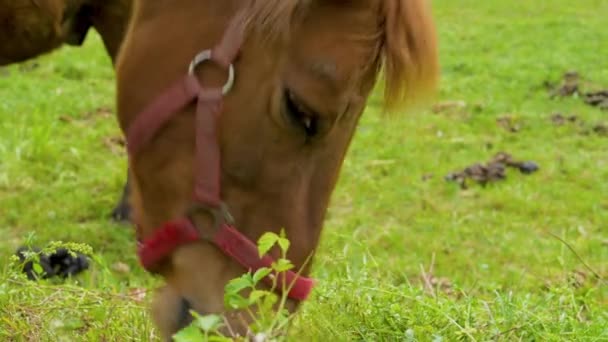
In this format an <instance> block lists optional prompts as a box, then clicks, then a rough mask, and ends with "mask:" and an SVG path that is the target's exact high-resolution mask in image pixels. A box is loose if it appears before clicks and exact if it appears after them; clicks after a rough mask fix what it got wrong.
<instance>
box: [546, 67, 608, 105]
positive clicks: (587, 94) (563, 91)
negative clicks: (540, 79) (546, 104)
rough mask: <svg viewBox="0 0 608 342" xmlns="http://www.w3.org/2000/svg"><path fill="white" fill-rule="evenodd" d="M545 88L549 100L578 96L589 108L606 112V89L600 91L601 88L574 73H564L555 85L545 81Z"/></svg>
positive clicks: (607, 92)
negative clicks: (547, 91)
mask: <svg viewBox="0 0 608 342" xmlns="http://www.w3.org/2000/svg"><path fill="white" fill-rule="evenodd" d="M545 86H546V87H547V88H548V90H549V97H550V98H556V97H570V96H579V97H580V98H581V99H582V100H583V102H584V103H586V104H588V105H590V106H593V107H596V108H599V109H601V110H608V89H600V88H603V87H598V86H597V85H594V84H591V83H589V82H585V81H583V80H582V78H581V76H580V75H579V73H578V72H576V71H569V72H566V73H565V74H564V75H563V77H562V81H561V82H560V83H559V84H557V85H555V84H553V83H551V82H548V81H547V82H545ZM592 89H593V90H592Z"/></svg>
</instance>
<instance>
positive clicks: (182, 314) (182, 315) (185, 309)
mask: <svg viewBox="0 0 608 342" xmlns="http://www.w3.org/2000/svg"><path fill="white" fill-rule="evenodd" d="M191 309H192V305H190V302H189V301H188V300H187V299H186V298H183V297H182V301H181V305H180V308H179V311H178V312H177V329H176V330H181V329H183V328H185V327H187V326H188V325H189V324H190V323H191V322H192V315H191V314H190V310H191Z"/></svg>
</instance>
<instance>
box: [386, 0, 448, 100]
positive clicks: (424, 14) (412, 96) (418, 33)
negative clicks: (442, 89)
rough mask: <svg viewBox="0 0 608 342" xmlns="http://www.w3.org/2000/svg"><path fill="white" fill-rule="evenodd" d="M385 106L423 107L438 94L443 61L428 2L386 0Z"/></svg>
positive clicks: (419, 0)
mask: <svg viewBox="0 0 608 342" xmlns="http://www.w3.org/2000/svg"><path fill="white" fill-rule="evenodd" d="M382 2H383V15H384V42H383V45H382V56H383V59H384V60H383V65H384V79H385V83H384V85H385V87H384V106H385V109H387V110H389V111H394V110H397V109H399V108H403V107H410V106H413V105H416V104H422V103H423V102H425V101H426V100H428V99H429V98H430V97H431V96H432V95H433V94H434V93H435V91H436V88H437V84H438V81H439V58H438V51H437V38H436V33H435V24H434V22H433V19H432V16H431V11H430V8H428V5H427V1H426V0H384V1H382Z"/></svg>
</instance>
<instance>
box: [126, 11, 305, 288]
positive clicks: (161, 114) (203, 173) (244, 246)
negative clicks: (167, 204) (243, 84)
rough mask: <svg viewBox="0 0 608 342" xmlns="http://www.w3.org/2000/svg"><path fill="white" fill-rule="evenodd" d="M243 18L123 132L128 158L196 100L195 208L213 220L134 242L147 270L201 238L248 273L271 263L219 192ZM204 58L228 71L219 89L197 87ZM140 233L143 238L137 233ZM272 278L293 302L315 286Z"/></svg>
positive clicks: (291, 276) (185, 222)
mask: <svg viewBox="0 0 608 342" xmlns="http://www.w3.org/2000/svg"><path fill="white" fill-rule="evenodd" d="M243 22H244V21H243V20H242V18H240V17H239V16H238V15H237V16H236V17H235V18H234V19H233V20H232V21H231V23H230V25H229V26H228V29H227V31H226V32H225V34H224V36H223V38H222V40H221V42H220V43H219V44H218V45H217V46H216V47H215V48H214V49H213V50H205V51H202V52H201V53H199V54H198V55H196V57H195V58H194V60H193V61H192V63H191V64H190V67H189V72H188V74H187V75H185V76H184V77H182V78H181V79H180V80H178V81H177V82H176V83H174V84H173V85H171V86H170V87H169V88H167V89H166V90H165V91H164V92H162V93H161V94H160V95H159V96H158V97H157V98H156V99H155V100H154V101H153V102H151V103H150V104H149V105H148V106H147V107H146V108H145V109H144V110H143V111H142V112H141V113H140V114H139V115H138V116H137V117H136V118H135V120H134V122H133V123H132V124H131V126H130V127H129V130H128V132H127V149H128V152H129V156H130V158H133V157H134V156H135V155H137V154H138V153H139V152H140V151H141V149H142V148H143V147H144V146H146V145H147V144H148V143H149V142H150V141H151V140H152V139H153V138H154V136H155V135H156V134H157V133H158V131H159V130H160V129H161V128H162V127H164V126H165V125H166V124H167V122H168V121H169V120H170V119H171V118H172V117H173V116H174V115H175V113H176V112H178V111H180V110H181V109H183V108H185V107H186V106H188V105H191V104H193V103H194V102H196V119H195V132H196V151H195V165H194V167H195V182H194V183H195V186H194V192H193V201H194V203H195V204H194V206H193V210H200V209H203V210H207V211H209V212H210V213H212V214H213V216H214V221H215V222H214V224H213V230H212V232H206V231H204V230H202V228H201V227H196V226H195V225H194V223H193V222H192V220H191V219H190V218H189V217H188V215H185V216H184V217H183V218H181V219H179V220H176V221H172V222H167V223H165V224H164V225H162V226H161V227H159V228H158V229H156V230H155V231H154V233H153V234H152V236H150V237H148V238H146V239H144V240H143V241H139V243H138V256H139V259H140V262H141V264H142V266H143V267H144V268H145V269H146V270H148V271H149V272H154V271H155V270H156V269H157V267H158V266H159V264H160V263H161V262H162V261H163V260H165V259H167V258H168V257H169V256H170V255H171V254H172V253H174V252H175V250H177V249H178V248H179V247H180V246H183V245H185V244H189V243H195V242H197V241H200V240H204V241H208V242H211V243H213V244H214V245H215V246H216V247H217V248H219V249H220V250H221V251H222V252H223V253H224V254H226V255H227V256H229V257H230V258H232V259H233V260H234V261H236V262H237V263H239V264H240V265H241V266H243V267H244V268H245V269H247V270H249V271H252V272H255V271H257V270H258V269H260V268H262V267H270V266H271V265H272V263H273V262H274V260H273V259H272V258H271V257H270V256H268V255H264V256H262V257H260V256H259V255H258V250H257V248H256V246H255V244H254V243H253V242H252V241H250V240H249V239H247V237H245V236H244V235H243V234H242V233H240V232H239V231H238V230H237V229H236V228H234V226H233V224H232V219H231V217H230V215H229V213H228V210H227V209H226V207H225V205H224V204H223V202H222V201H221V195H220V190H221V188H220V184H221V182H220V174H221V169H220V165H221V164H220V163H221V161H220V147H219V139H218V136H217V132H218V123H219V120H218V119H219V116H220V115H221V112H222V106H223V99H224V95H226V94H227V93H228V92H229V91H230V90H231V88H232V86H233V84H234V67H233V65H232V61H234V59H235V58H236V55H237V54H238V51H239V49H240V47H241V45H242V42H243ZM205 62H215V63H216V64H218V65H220V66H222V67H223V68H225V69H227V70H228V81H227V82H226V84H225V85H224V86H223V87H221V88H204V87H202V86H201V84H200V83H199V81H198V79H197V78H196V76H195V75H194V70H195V68H196V67H197V66H198V65H199V64H201V63H205ZM139 230H140V227H138V231H139ZM138 235H139V236H141V232H140V231H139V232H138ZM138 239H139V238H138ZM273 278H274V280H273ZM273 281H274V282H276V283H275V284H276V289H277V291H282V289H287V291H288V292H287V295H288V297H289V298H292V299H295V300H305V299H306V298H308V296H309V294H310V292H311V291H312V288H313V287H314V284H315V282H314V280H313V279H311V278H307V277H302V276H300V275H298V274H296V273H295V272H293V271H287V272H285V273H284V277H283V275H281V276H276V275H275V276H274V277H270V276H268V277H266V278H264V282H265V283H267V284H268V285H272V284H273Z"/></svg>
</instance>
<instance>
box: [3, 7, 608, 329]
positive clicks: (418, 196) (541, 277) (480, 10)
mask: <svg viewBox="0 0 608 342" xmlns="http://www.w3.org/2000/svg"><path fill="white" fill-rule="evenodd" d="M434 10H435V16H436V21H437V24H438V28H439V34H440V44H441V49H440V51H441V60H442V74H443V75H442V85H441V89H440V93H439V97H438V99H437V102H438V103H439V104H441V106H440V107H441V108H436V109H437V110H436V111H432V110H430V109H429V110H426V111H420V112H414V113H410V114H408V115H403V116H398V117H395V118H392V119H390V120H388V119H386V118H383V117H381V116H380V115H379V114H378V106H377V104H378V98H377V97H374V98H372V99H371V100H370V102H369V107H368V109H367V112H366V114H365V115H364V118H363V120H362V122H361V125H360V126H359V128H358V131H357V134H356V138H355V140H354V142H353V145H352V147H351V149H350V151H349V154H348V157H347V160H346V161H345V165H344V168H343V171H342V174H341V178H340V181H339V185H338V187H337V189H336V192H335V194H334V197H333V200H332V205H331V208H330V210H329V214H328V217H327V221H326V226H325V230H324V233H323V238H322V242H321V245H320V246H319V250H318V254H317V257H316V260H315V267H314V274H313V275H314V276H315V277H316V278H317V279H318V280H319V282H320V284H319V286H318V288H317V289H316V290H315V293H314V296H313V297H312V299H311V301H310V302H307V303H305V305H304V306H303V307H302V310H301V311H300V312H299V315H298V316H297V317H296V319H295V321H294V327H293V329H292V331H291V335H290V338H289V340H294V341H300V340H301V341H309V340H317V341H328V340H338V341H346V340H366V341H405V340H407V341H409V340H419V341H454V340H466V341H469V340H471V341H488V340H499V341H511V340H526V341H562V340H578V341H608V283H607V280H605V279H606V278H608V197H607V196H606V194H607V193H608V182H606V180H608V155H607V154H606V153H607V150H608V136H606V135H607V134H606V132H602V130H601V129H597V127H602V125H603V123H608V112H607V111H601V110H599V109H597V108H594V107H591V106H588V105H586V104H585V103H583V101H582V100H581V99H580V98H579V97H577V96H572V97H566V98H556V99H550V98H549V95H548V91H547V89H546V87H545V86H544V84H545V83H546V82H547V81H549V82H553V83H559V82H560V80H561V77H562V74H563V73H564V72H566V71H571V70H576V71H577V72H578V73H579V74H580V75H581V77H582V78H583V79H584V81H585V82H586V83H585V84H586V85H587V87H589V88H594V87H602V86H603V88H608V61H607V57H606V56H608V44H607V43H606V42H608V29H606V22H605V20H606V13H608V2H606V1H604V0H579V1H566V0H554V1H541V0H533V1H518V2H517V3H515V2H513V1H504V0H503V1H499V0H487V1H472V0H453V1H435V2H434ZM113 77H114V76H113V72H112V69H111V65H110V61H109V59H108V58H107V57H106V55H105V52H104V51H103V49H102V45H101V42H100V40H99V37H98V36H97V35H91V36H90V37H89V38H88V40H87V42H86V44H85V46H84V47H83V48H69V47H66V48H63V49H61V50H59V51H57V52H54V53H52V54H50V55H47V56H44V57H41V58H38V59H37V60H34V61H30V62H28V63H25V64H23V65H15V66H11V67H8V68H5V69H2V70H0V236H2V241H1V242H0V260H3V263H2V265H0V340H3V341H5V340H11V341H13V340H14V341H80V340H86V341H124V340H138V341H139V340H155V339H157V336H156V333H155V330H154V327H153V325H152V323H151V321H150V317H149V313H148V311H147V304H148V300H149V297H150V296H149V294H150V293H151V291H152V289H153V288H154V286H156V285H157V284H158V280H156V279H154V278H152V277H150V276H149V275H148V274H146V273H145V272H143V271H142V270H141V269H140V268H139V267H138V266H137V260H136V258H135V253H134V248H135V246H134V239H133V232H132V230H131V229H130V228H128V227H125V226H121V225H117V224H114V223H112V222H111V221H110V220H109V218H108V213H109V210H110V209H111V207H112V205H113V204H114V202H115V201H116V199H117V196H118V195H119V193H120V190H121V186H122V184H121V182H122V181H123V180H124V171H125V165H126V161H125V154H124V152H123V151H122V147H121V146H120V144H119V143H118V141H119V140H120V132H119V130H118V128H117V125H116V120H115V118H114V104H113V96H114V89H113ZM555 113H562V114H564V115H565V116H567V115H576V117H577V121H576V122H574V123H572V122H568V121H566V122H565V123H563V124H556V123H555V122H554V121H556V120H551V116H552V115H553V114H555ZM501 118H502V120H501ZM500 122H502V124H501V123H500ZM504 122H508V124H507V125H511V126H513V127H516V132H512V131H511V130H509V129H505V127H504V126H505V124H504ZM507 128H508V127H507ZM594 128H596V129H594ZM499 151H505V152H509V153H511V154H512V155H513V156H514V157H515V158H517V159H522V160H533V161H535V162H536V163H537V164H538V165H539V166H540V170H539V171H538V172H536V173H534V174H532V175H523V174H520V173H519V172H518V171H516V170H513V169H509V170H507V178H506V179H505V180H504V181H500V182H496V183H492V184H489V185H487V186H485V187H482V186H479V185H475V184H471V185H470V187H469V188H468V189H466V190H462V189H460V188H459V187H458V186H457V185H456V184H454V183H450V182H447V181H446V180H444V176H445V175H447V174H448V173H450V172H452V171H457V170H459V169H462V168H464V167H466V166H467V165H470V164H472V163H474V162H478V161H486V160H488V159H490V158H491V157H492V156H493V155H494V154H496V153H497V152H499ZM58 240H60V241H66V242H68V241H69V242H82V243H86V244H88V245H90V246H91V247H92V248H93V251H94V260H93V262H92V263H93V264H92V267H91V269H90V270H88V271H86V272H85V273H83V274H82V275H79V276H78V277H77V278H75V279H72V280H69V281H66V282H61V281H57V280H50V281H43V282H39V283H31V282H28V281H27V280H25V279H24V278H23V277H22V276H20V275H19V274H18V273H17V272H16V271H15V269H14V267H12V265H11V263H10V262H9V261H10V256H11V255H12V254H13V253H14V251H15V250H16V248H17V247H18V246H20V245H23V244H27V243H31V244H33V245H36V246H45V245H47V244H48V243H49V242H50V241H58ZM598 276H599V278H598ZM602 279H604V280H602Z"/></svg>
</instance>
